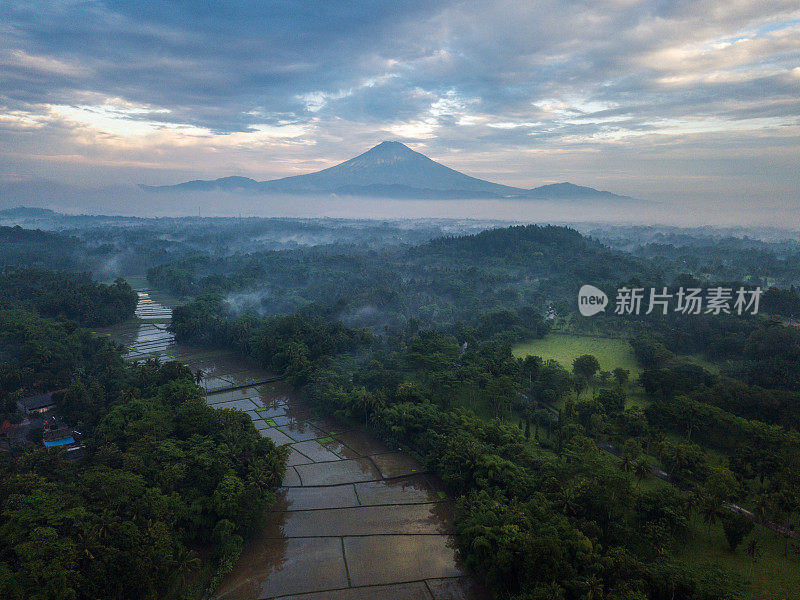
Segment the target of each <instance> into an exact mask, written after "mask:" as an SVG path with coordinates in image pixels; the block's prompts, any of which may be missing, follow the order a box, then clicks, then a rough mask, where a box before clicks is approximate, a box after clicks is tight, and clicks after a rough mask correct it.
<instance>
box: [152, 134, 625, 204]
mask: <svg viewBox="0 0 800 600" xmlns="http://www.w3.org/2000/svg"><path fill="white" fill-rule="evenodd" d="M139 187H140V188H141V189H143V190H146V191H150V192H170V191H184V192H186V191H188V192H200V191H233V192H252V193H285V194H336V195H344V196H371V197H384V198H407V199H431V200H436V199H472V198H487V199H491V198H502V199H532V200H547V199H550V200H557V199H561V200H577V199H606V200H621V201H629V200H633V198H630V197H628V196H620V195H618V194H614V193H612V192H608V191H603V190H597V189H594V188H591V187H586V186H579V185H575V184H572V183H569V182H562V183H554V184H548V185H543V186H539V187H535V188H532V189H526V188H519V187H513V186H508V185H503V184H500V183H494V182H491V181H486V180H484V179H479V178H477V177H472V176H470V175H466V174H465V173H461V172H460V171H456V170H455V169H451V168H450V167H447V166H445V165H442V164H440V163H438V162H436V161H435V160H433V159H431V158H428V157H427V156H425V155H424V154H421V153H420V152H416V151H415V150H412V149H411V148H409V147H408V146H406V145H405V144H403V143H401V142H394V141H385V142H381V143H380V144H378V145H377V146H374V147H372V148H370V149H369V150H367V151H366V152H364V153H362V154H359V155H358V156H355V157H353V158H351V159H349V160H346V161H344V162H342V163H339V164H338V165H334V166H332V167H328V168H327V169H322V170H321V171H315V172H313V173H306V174H303V175H292V176H289V177H282V178H280V179H272V180H268V181H256V180H255V179H251V178H249V177H242V176H228V177H220V178H218V179H211V180H203V179H196V180H192V181H186V182H183V183H178V184H175V185H166V186H148V185H143V184H139Z"/></svg>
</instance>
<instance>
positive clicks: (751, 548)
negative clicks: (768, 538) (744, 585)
mask: <svg viewBox="0 0 800 600" xmlns="http://www.w3.org/2000/svg"><path fill="white" fill-rule="evenodd" d="M746 552H747V556H749V557H750V560H751V561H752V562H751V563H750V573H749V574H748V576H747V577H748V579H749V578H751V577H752V576H753V568H754V567H755V564H756V562H757V561H758V540H757V539H756V538H753V539H752V540H750V543H749V544H747V549H746Z"/></svg>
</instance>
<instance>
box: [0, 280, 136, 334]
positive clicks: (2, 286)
mask: <svg viewBox="0 0 800 600" xmlns="http://www.w3.org/2000/svg"><path fill="white" fill-rule="evenodd" d="M136 302H137V296H136V292H134V291H133V289H131V286H130V285H128V283H127V282H126V281H125V280H124V279H117V280H116V281H115V282H114V284H113V285H104V284H101V283H96V282H95V281H93V280H92V277H91V276H90V275H89V274H88V273H83V274H79V275H76V274H73V273H67V272H54V271H47V270H44V269H32V268H28V269H21V268H6V269H2V270H0V309H11V308H13V309H25V310H29V311H32V312H37V313H39V314H42V315H44V316H47V317H52V318H64V319H71V320H74V321H77V322H78V323H80V324H81V325H85V326H87V327H97V326H103V325H112V324H113V323H118V322H119V321H124V320H125V319H128V318H130V317H131V316H132V315H133V311H134V310H135V309H136Z"/></svg>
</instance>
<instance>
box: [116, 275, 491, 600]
mask: <svg viewBox="0 0 800 600" xmlns="http://www.w3.org/2000/svg"><path fill="white" fill-rule="evenodd" d="M136 314H137V317H138V318H137V319H135V320H132V321H130V322H128V323H125V324H122V325H119V326H116V327H113V328H108V329H105V330H103V331H102V332H101V333H105V334H108V335H111V336H112V337H113V338H114V339H115V340H117V341H118V342H120V343H123V344H125V345H126V346H127V347H128V358H129V359H131V360H142V359H145V358H148V357H155V356H157V357H161V358H163V359H175V360H180V361H182V362H184V363H185V364H186V365H188V366H189V367H190V368H191V369H192V370H193V371H197V370H200V371H202V373H203V382H202V385H203V387H204V388H205V389H206V402H207V403H208V404H209V405H210V406H213V407H215V408H219V409H223V408H225V409H233V410H240V411H244V412H246V413H247V414H248V415H249V416H250V418H251V419H252V420H253V423H254V424H255V426H256V429H258V431H259V433H260V434H261V435H262V436H264V437H268V438H270V439H271V440H273V441H274V442H275V443H276V444H286V445H288V446H290V447H291V454H290V457H289V463H288V465H287V469H286V475H285V477H284V481H283V487H282V488H281V489H280V490H279V491H278V502H277V503H276V505H275V506H274V507H273V509H272V511H271V513H270V515H269V517H268V520H267V525H266V527H264V529H263V530H262V531H261V532H259V533H258V534H257V535H256V536H254V538H253V540H251V542H249V543H248V544H247V546H246V547H245V549H244V551H243V552H242V555H241V557H240V558H239V560H238V562H237V564H236V566H235V567H234V570H233V572H232V573H231V574H230V575H229V576H228V577H227V578H226V579H225V580H224V581H223V582H222V584H221V585H220V587H219V588H218V590H217V592H216V594H215V598H216V599H219V600H238V599H242V600H245V599H258V600H262V599H263V600H266V599H271V598H275V599H278V598H280V599H281V600H289V599H297V600H300V599H304V600H457V599H460V600H478V599H482V598H485V597H487V596H486V594H485V593H484V592H483V591H482V590H481V589H480V588H479V587H478V586H477V585H476V584H475V582H474V581H473V580H472V579H471V578H470V577H469V576H468V575H467V574H466V572H465V570H464V568H463V566H462V565H461V564H460V562H459V559H458V555H457V552H456V549H455V544H454V540H453V537H452V509H453V507H452V503H451V502H450V501H449V500H448V499H447V497H446V496H445V494H444V493H443V492H442V491H441V484H440V482H438V481H437V480H436V479H435V478H434V477H432V476H431V475H429V474H427V473H425V472H424V469H423V468H422V466H421V465H420V464H419V463H417V462H416V461H415V460H413V459H411V458H410V457H408V456H406V455H404V454H402V453H400V452H397V451H396V450H394V449H391V448H388V447H386V446H385V445H384V444H383V443H382V442H380V441H379V440H377V439H376V438H374V437H373V436H371V435H369V434H367V433H365V432H363V431H360V430H358V429H357V428H354V427H353V426H351V425H346V424H344V423H339V422H337V421H335V420H332V419H329V418H315V416H314V415H313V414H312V411H311V410H310V408H309V407H308V406H307V405H306V404H305V403H304V402H303V400H302V399H301V398H300V397H299V396H298V395H297V394H296V393H294V391H293V390H292V389H291V388H289V387H288V386H286V385H284V384H282V383H260V382H263V381H264V380H267V379H269V378H270V373H267V372H265V371H264V370H262V369H259V368H258V367H257V366H256V365H254V364H252V363H251V362H250V361H248V360H246V359H244V358H242V357H240V356H237V355H235V354H232V353H228V352H212V351H209V350H208V349H202V348H195V347H190V346H183V345H179V344H176V343H175V340H174V338H173V336H172V334H170V333H169V332H168V331H167V330H166V323H167V322H168V319H169V316H170V315H171V308H170V307H168V306H165V305H163V304H160V303H158V302H156V301H154V300H153V299H152V297H151V293H150V292H149V291H148V290H141V291H140V292H139V306H138V307H137V311H136ZM232 388H235V389H232Z"/></svg>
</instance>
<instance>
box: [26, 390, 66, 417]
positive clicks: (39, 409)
mask: <svg viewBox="0 0 800 600" xmlns="http://www.w3.org/2000/svg"><path fill="white" fill-rule="evenodd" d="M53 394H55V392H47V393H46V394H37V395H35V396H28V397H27V398H20V399H19V400H17V409H18V410H19V411H20V412H23V413H25V414H26V415H31V414H41V413H45V412H47V411H49V410H52V409H54V408H55V406H56V403H55V401H54V400H53Z"/></svg>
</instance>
